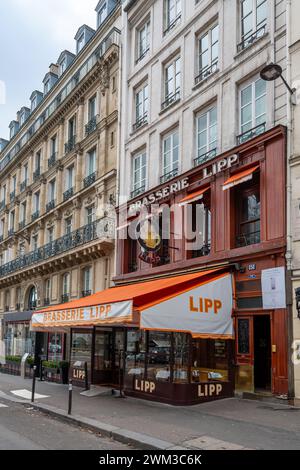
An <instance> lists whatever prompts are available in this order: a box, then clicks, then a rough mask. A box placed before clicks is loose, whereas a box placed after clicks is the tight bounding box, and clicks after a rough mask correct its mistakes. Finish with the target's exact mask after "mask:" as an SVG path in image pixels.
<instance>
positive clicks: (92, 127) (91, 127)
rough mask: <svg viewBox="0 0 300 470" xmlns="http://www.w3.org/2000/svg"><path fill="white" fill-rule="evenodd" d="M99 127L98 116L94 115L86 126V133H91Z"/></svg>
mask: <svg viewBox="0 0 300 470" xmlns="http://www.w3.org/2000/svg"><path fill="white" fill-rule="evenodd" d="M96 129H97V116H94V117H93V118H92V119H90V120H89V122H88V123H87V124H86V126H85V135H90V134H91V133H92V132H94V131H95V130H96Z"/></svg>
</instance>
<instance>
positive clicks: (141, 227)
mask: <svg viewBox="0 0 300 470" xmlns="http://www.w3.org/2000/svg"><path fill="white" fill-rule="evenodd" d="M136 231H137V233H138V242H139V244H140V245H141V247H142V248H143V249H144V250H145V251H146V252H151V253H155V252H156V251H158V250H159V249H160V247H161V236H160V233H159V225H158V223H157V222H156V221H154V220H153V219H152V220H150V219H144V220H142V221H141V222H139V223H138V225H137V227H136Z"/></svg>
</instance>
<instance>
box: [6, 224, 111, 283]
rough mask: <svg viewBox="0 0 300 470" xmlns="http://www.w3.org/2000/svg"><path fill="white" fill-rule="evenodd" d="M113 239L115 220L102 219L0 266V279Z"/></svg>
mask: <svg viewBox="0 0 300 470" xmlns="http://www.w3.org/2000/svg"><path fill="white" fill-rule="evenodd" d="M114 238H115V220H114V219H112V218H110V217H103V218H102V219H99V220H97V221H95V222H93V223H91V224H88V225H84V226H83V227H81V228H79V229H77V230H75V231H73V232H71V233H70V234H67V235H64V236H63V237H61V238H58V239H57V240H54V241H53V242H50V243H47V244H46V245H44V246H42V247H40V248H38V249H37V250H34V251H31V252H30V253H26V254H22V255H20V256H19V257H18V258H16V259H14V260H13V261H10V262H9V263H6V264H4V265H3V266H0V277H4V276H8V275H10V274H12V273H14V272H16V271H19V270H21V269H24V268H28V267H30V266H33V265H35V264H38V263H41V262H42V261H47V260H48V259H51V258H53V257H55V256H58V255H60V254H63V253H66V252H68V251H70V250H73V249H74V248H77V247H80V246H83V245H85V244H87V243H90V242H92V241H96V240H101V239H104V240H112V239H114Z"/></svg>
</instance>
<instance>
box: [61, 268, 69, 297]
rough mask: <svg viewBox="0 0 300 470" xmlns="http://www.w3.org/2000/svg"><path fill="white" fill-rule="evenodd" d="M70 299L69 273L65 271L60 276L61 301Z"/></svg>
mask: <svg viewBox="0 0 300 470" xmlns="http://www.w3.org/2000/svg"><path fill="white" fill-rule="evenodd" d="M69 299H70V273H65V274H64V275H63V278H62V302H68V301H69Z"/></svg>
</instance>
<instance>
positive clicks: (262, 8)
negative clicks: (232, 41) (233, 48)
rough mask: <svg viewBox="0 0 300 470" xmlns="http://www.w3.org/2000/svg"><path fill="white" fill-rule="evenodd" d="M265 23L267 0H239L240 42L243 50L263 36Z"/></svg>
mask: <svg viewBox="0 0 300 470" xmlns="http://www.w3.org/2000/svg"><path fill="white" fill-rule="evenodd" d="M266 23H267V0H241V43H240V44H239V45H238V50H243V49H245V48H246V47H248V46H249V45H251V44H252V43H253V42H254V41H255V40H256V39H258V38H259V37H261V36H263V35H264V34H265V31H266Z"/></svg>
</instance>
